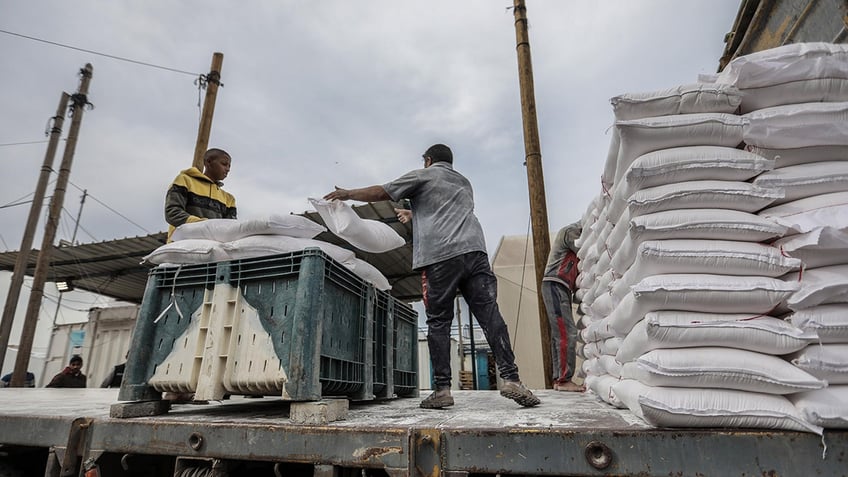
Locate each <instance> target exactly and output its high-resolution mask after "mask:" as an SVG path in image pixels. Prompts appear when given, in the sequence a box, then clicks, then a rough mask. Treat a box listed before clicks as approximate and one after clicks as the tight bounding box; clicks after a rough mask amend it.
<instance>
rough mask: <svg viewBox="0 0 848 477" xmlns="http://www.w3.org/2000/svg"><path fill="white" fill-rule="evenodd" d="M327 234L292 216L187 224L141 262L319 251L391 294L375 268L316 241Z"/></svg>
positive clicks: (178, 262) (200, 260)
mask: <svg viewBox="0 0 848 477" xmlns="http://www.w3.org/2000/svg"><path fill="white" fill-rule="evenodd" d="M361 220H365V219H361ZM372 222H373V221H372ZM381 225H385V224H381ZM326 230H327V229H326V228H325V227H324V226H323V225H321V224H318V223H315V222H313V221H312V220H309V219H308V218H306V217H302V216H299V215H291V214H289V215H282V214H271V215H270V216H268V217H263V218H257V219H247V220H245V219H239V220H231V219H209V220H204V221H200V222H193V223H186V224H183V225H181V226H179V227H177V228H176V229H175V230H174V233H173V235H172V240H173V241H172V242H170V243H167V244H165V245H162V246H161V247H159V248H157V249H156V250H154V251H153V252H151V253H150V254H148V255H147V256H145V257H144V259H143V261H144V262H143V263H152V264H157V265H159V266H173V265H187V264H197V263H207V262H218V261H224V260H237V259H247V258H254V257H262V256H268V255H276V254H283V253H292V252H299V251H302V250H305V249H307V248H319V249H321V250H322V251H323V252H324V253H326V254H327V255H328V256H329V257H331V258H332V259H333V260H335V261H337V262H339V263H340V264H342V265H343V266H345V267H346V268H348V269H349V270H351V271H352V272H353V273H354V274H356V275H357V276H359V277H360V278H362V279H363V280H365V281H367V282H369V283H371V284H372V285H374V286H375V287H376V288H378V289H380V290H389V289H391V285H390V284H389V281H388V279H386V277H385V276H384V275H383V274H382V273H381V272H380V271H379V270H378V269H377V268H376V267H374V266H373V265H371V264H370V263H368V262H366V261H364V260H362V259H360V258H357V257H356V254H355V253H354V252H353V251H351V250H348V249H345V248H342V247H339V246H338V245H334V244H331V243H328V242H325V241H322V240H316V239H315V237H316V236H317V235H318V234H320V233H322V232H325V231H326Z"/></svg>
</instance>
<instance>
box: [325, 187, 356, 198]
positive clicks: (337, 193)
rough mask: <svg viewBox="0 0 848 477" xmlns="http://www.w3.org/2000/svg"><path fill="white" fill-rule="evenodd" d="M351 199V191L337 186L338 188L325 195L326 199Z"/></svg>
mask: <svg viewBox="0 0 848 477" xmlns="http://www.w3.org/2000/svg"><path fill="white" fill-rule="evenodd" d="M334 199H338V200H350V191H349V190H347V189H342V188H341V187H339V186H336V190H334V191H333V192H330V193H329V194H327V195H325V196H324V200H334Z"/></svg>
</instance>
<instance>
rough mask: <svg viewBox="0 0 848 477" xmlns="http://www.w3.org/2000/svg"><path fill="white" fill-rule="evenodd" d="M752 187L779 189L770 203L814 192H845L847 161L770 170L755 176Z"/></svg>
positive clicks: (800, 197)
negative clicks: (782, 192) (776, 197)
mask: <svg viewBox="0 0 848 477" xmlns="http://www.w3.org/2000/svg"><path fill="white" fill-rule="evenodd" d="M754 186H760V187H763V188H766V189H783V191H784V194H783V197H781V198H778V199H777V200H775V201H774V205H777V204H782V203H784V202H791V201H793V200H797V199H803V198H805V197H811V196H814V195H822V194H829V193H831V192H843V191H848V160H844V161H824V162H813V163H809V164H798V165H796V166H788V167H782V168H780V169H774V170H772V171H768V172H764V173H763V174H760V175H759V176H757V178H756V179H754ZM763 207H765V206H763Z"/></svg>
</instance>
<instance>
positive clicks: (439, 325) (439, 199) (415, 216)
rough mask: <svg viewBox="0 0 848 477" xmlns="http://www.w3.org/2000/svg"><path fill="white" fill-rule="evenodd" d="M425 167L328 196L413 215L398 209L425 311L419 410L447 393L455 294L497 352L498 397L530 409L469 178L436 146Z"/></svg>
mask: <svg viewBox="0 0 848 477" xmlns="http://www.w3.org/2000/svg"><path fill="white" fill-rule="evenodd" d="M422 157H423V159H424V168H423V169H416V170H414V171H411V172H408V173H406V174H404V175H403V176H401V177H399V178H397V179H395V180H393V181H391V182H388V183H386V184H383V185H373V186H369V187H363V188H359V189H342V188H339V187H336V190H335V191H333V192H330V193H329V194H327V195H325V196H324V199H326V200H333V199H338V200H358V201H362V202H376V201H380V200H393V201H396V202H398V201H401V200H403V199H409V201H410V202H411V211H412V212H411V214H410V213H409V212H408V211H404V210H399V209H396V212H397V213H398V219H399V220H401V221H406V220H408V219H409V218H410V215H411V219H412V268H413V269H414V270H421V276H422V291H423V295H424V307H425V309H426V312H427V327H428V332H427V344H428V345H429V349H430V360H431V363H432V366H433V380H434V391H433V393H432V394H431V395H430V396H428V397H427V398H425V399H424V400H423V401H421V407H423V408H430V409H440V408H443V407H447V406H451V405H453V403H454V400H453V397H452V396H451V392H450V386H451V366H450V329H451V324H452V323H453V313H454V312H453V300H454V298H455V297H456V292H457V290H459V292H460V293H461V294H462V297H463V298H464V299H465V301H466V302H467V303H468V307H469V309H470V310H471V313H473V314H474V316H475V317H476V318H477V322H478V323H480V327H481V328H482V329H483V333H484V334H485V335H486V340H487V341H488V342H489V346H490V347H491V349H492V353H493V354H494V356H495V362H496V363H497V366H498V371H499V373H500V376H501V378H502V379H503V381H504V383H503V385H502V386H501V391H500V393H501V395H502V396H504V397H507V398H510V399H513V400H514V401H515V402H517V403H518V404H520V405H522V406H525V407H531V406H535V405H537V404H539V402H540V401H539V399H538V398H537V397H536V396H534V395H533V393H532V392H531V391H530V390H529V389H527V388H526V387H525V386H524V385H523V384H522V383H521V380H520V379H519V376H518V367H517V366H516V365H515V355H514V354H513V352H512V347H511V345H510V340H509V331H508V330H507V326H506V323H505V322H504V319H503V316H502V315H501V313H500V310H499V309H498V303H497V280H496V279H495V275H494V273H493V272H492V268H491V266H490V265H489V258H488V256H487V255H486V241H485V239H484V237H483V229H482V227H481V226H480V222H479V221H478V220H477V217H476V216H475V215H474V192H473V190H472V188H471V183H470V182H469V181H468V179H466V178H465V176H463V175H462V174H460V173H459V172H457V171H455V170H454V168H453V153H452V152H451V150H450V148H449V147H448V146H445V145H444V144H436V145H433V146H431V147H430V148H429V149H427V151H426V152H425V153H424V155H423V156H422Z"/></svg>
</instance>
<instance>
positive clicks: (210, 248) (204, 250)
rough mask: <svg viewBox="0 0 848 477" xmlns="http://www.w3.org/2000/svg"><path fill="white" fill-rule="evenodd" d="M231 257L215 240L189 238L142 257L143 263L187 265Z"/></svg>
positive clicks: (159, 248) (219, 260) (167, 244)
mask: <svg viewBox="0 0 848 477" xmlns="http://www.w3.org/2000/svg"><path fill="white" fill-rule="evenodd" d="M229 259H230V257H229V255H227V253H226V252H225V251H224V250H223V249H222V248H221V244H220V243H219V242H217V241H215V240H204V239H187V240H180V241H178V242H171V243H166V244H165V245H162V246H161V247H158V248H157V249H156V250H154V251H152V252H150V253H149V254H147V255H146V256H145V257H144V258H142V262H141V263H152V264H155V265H160V264H166V263H172V264H177V265H187V264H197V263H207V262H221V261H224V260H229Z"/></svg>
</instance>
